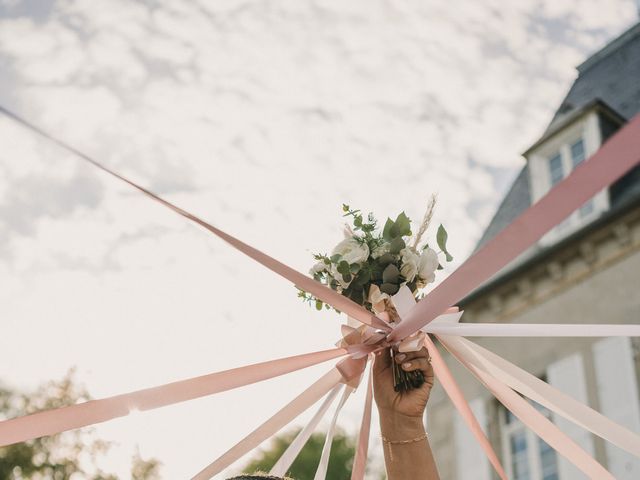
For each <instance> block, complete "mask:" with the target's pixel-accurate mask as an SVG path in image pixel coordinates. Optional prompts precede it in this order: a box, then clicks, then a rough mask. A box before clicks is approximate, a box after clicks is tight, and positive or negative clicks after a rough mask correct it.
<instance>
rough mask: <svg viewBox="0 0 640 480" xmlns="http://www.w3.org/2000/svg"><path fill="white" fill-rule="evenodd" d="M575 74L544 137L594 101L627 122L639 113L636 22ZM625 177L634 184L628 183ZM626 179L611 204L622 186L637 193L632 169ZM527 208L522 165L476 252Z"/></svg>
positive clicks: (639, 175) (638, 181) (639, 177)
mask: <svg viewBox="0 0 640 480" xmlns="http://www.w3.org/2000/svg"><path fill="white" fill-rule="evenodd" d="M578 73H579V75H578V78H577V79H576V80H575V82H574V83H573V86H572V87H571V89H570V90H569V93H568V94H567V96H566V97H565V99H564V100H563V102H562V104H561V105H560V107H559V108H558V110H557V111H556V113H555V115H554V117H553V119H552V121H551V123H550V124H549V126H548V127H547V130H546V131H545V135H547V134H548V133H549V132H550V131H552V130H554V129H555V128H556V127H557V126H558V125H560V124H561V123H563V121H564V120H565V119H566V118H567V117H568V116H571V115H572V114H574V113H575V112H576V111H577V110H582V109H583V108H585V107H586V106H588V105H589V104H592V103H593V102H595V101H597V100H600V101H602V102H604V103H605V104H607V105H608V106H609V107H610V108H611V109H613V110H614V111H615V112H617V113H618V114H619V115H620V116H621V117H623V118H625V119H627V120H628V119H630V118H631V117H633V116H634V115H636V114H637V113H639V112H640V22H639V23H637V24H635V25H634V26H632V27H631V28H630V29H628V30H627V31H626V32H624V33H623V34H622V35H620V36H619V37H618V38H616V39H615V40H613V41H611V42H610V43H609V44H607V45H606V46H605V47H604V48H602V49H601V50H599V51H598V52H596V53H595V54H593V55H592V56H591V57H589V58H588V59H587V60H585V61H584V62H583V63H582V64H581V65H579V66H578ZM629 176H631V177H632V178H634V179H635V181H633V182H629V181H628V180H629V179H628V178H627V177H629ZM627 177H625V178H623V180H621V181H620V182H619V186H618V188H617V189H616V191H615V192H614V191H612V204H613V203H615V201H616V200H617V199H618V197H620V198H626V196H628V195H632V194H633V192H631V191H629V192H624V191H623V190H624V188H620V186H624V185H626V186H627V187H628V188H630V189H632V190H633V191H635V190H640V172H638V171H637V169H635V170H634V171H632V172H631V173H630V174H629V175H628V176H627ZM625 180H626V181H625ZM530 205H531V196H530V190H529V170H528V168H527V166H526V165H525V166H524V167H523V168H522V170H521V171H520V173H519V174H518V176H517V177H516V179H515V181H514V183H513V185H512V186H511V189H510V190H509V192H508V193H507V194H506V196H505V197H504V199H503V200H502V203H501V204H500V206H499V207H498V210H497V211H496V213H495V215H494V217H493V218H492V220H491V222H490V223H489V226H488V227H487V228H486V230H485V231H484V233H483V234H482V236H481V237H480V240H479V241H478V244H477V245H476V250H477V249H478V248H480V247H481V246H482V245H484V244H485V243H486V242H488V241H489V240H491V239H492V238H493V237H495V236H496V235H497V234H498V232H500V230H502V229H503V228H504V227H505V226H507V225H509V224H510V223H511V222H512V221H513V220H514V219H515V218H516V217H517V216H518V215H519V214H520V213H522V212H523V211H524V210H525V209H526V208H527V207H529V206H530Z"/></svg>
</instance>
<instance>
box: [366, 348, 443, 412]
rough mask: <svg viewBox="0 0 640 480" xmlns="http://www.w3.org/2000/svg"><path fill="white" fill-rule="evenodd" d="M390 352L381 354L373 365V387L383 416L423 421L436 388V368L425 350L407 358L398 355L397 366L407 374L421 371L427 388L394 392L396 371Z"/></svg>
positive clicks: (403, 355)
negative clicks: (394, 371) (432, 392)
mask: <svg viewBox="0 0 640 480" xmlns="http://www.w3.org/2000/svg"><path fill="white" fill-rule="evenodd" d="M392 361H393V360H392V359H391V354H390V349H385V350H382V351H380V352H379V354H378V355H376V357H375V361H374V364H373V386H374V396H375V400H376V405H377V406H378V410H379V412H380V416H381V417H383V416H397V415H401V416H406V417H417V418H420V419H421V421H422V417H423V415H424V410H425V408H426V406H427V401H428V400H429V394H430V393H431V388H432V387H433V382H434V375H433V367H432V366H431V363H430V358H429V353H428V352H427V349H426V348H424V347H423V348H422V349H420V350H419V351H417V352H407V353H405V354H402V353H398V352H395V362H396V363H397V364H398V366H399V368H401V369H402V370H404V371H406V372H410V371H414V370H422V372H423V374H424V378H425V382H424V384H423V385H422V386H421V387H419V388H416V389H413V390H409V391H405V392H396V391H395V390H394V388H393V369H392V366H393V365H392Z"/></svg>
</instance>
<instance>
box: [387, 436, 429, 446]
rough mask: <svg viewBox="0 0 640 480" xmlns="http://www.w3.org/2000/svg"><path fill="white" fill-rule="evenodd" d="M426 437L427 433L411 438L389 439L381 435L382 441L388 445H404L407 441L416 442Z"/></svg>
mask: <svg viewBox="0 0 640 480" xmlns="http://www.w3.org/2000/svg"><path fill="white" fill-rule="evenodd" d="M426 438H427V434H426V433H425V434H424V435H420V436H419V437H416V438H412V439H411V440H389V439H388V438H386V437H382V441H383V442H385V443H388V444H389V445H406V444H407V443H416V442H419V441H421V440H425V439H426Z"/></svg>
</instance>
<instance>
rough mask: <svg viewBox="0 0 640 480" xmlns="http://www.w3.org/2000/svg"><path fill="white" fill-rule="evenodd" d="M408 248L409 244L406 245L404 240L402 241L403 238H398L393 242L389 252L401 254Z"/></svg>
mask: <svg viewBox="0 0 640 480" xmlns="http://www.w3.org/2000/svg"><path fill="white" fill-rule="evenodd" d="M406 246H407V244H406V243H404V240H403V239H402V237H396V238H394V239H393V241H392V242H391V245H390V247H389V252H390V253H393V254H396V253H400V250H402V249H403V248H404V247H406Z"/></svg>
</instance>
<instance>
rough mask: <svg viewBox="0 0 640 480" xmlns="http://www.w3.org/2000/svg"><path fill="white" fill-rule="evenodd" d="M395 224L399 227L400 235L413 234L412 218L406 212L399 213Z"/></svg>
mask: <svg viewBox="0 0 640 480" xmlns="http://www.w3.org/2000/svg"><path fill="white" fill-rule="evenodd" d="M394 224H395V226H396V228H397V229H398V235H400V236H407V235H411V220H410V219H409V217H407V215H406V214H405V213H404V212H402V213H400V215H398V218H396V221H395V223H394Z"/></svg>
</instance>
